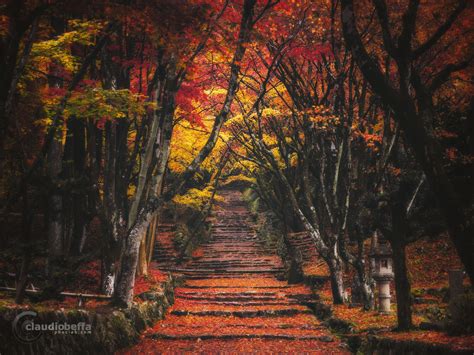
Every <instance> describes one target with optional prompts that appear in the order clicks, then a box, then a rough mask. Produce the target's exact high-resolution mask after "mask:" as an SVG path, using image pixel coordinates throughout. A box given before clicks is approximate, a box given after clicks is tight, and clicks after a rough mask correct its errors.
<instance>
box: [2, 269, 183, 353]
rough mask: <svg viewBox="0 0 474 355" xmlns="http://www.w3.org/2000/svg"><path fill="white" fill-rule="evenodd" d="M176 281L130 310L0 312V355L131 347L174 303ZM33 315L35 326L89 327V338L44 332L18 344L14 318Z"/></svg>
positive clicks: (172, 279)
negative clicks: (81, 324)
mask: <svg viewBox="0 0 474 355" xmlns="http://www.w3.org/2000/svg"><path fill="white" fill-rule="evenodd" d="M180 282H181V280H180V278H179V277H173V276H169V277H168V279H167V280H166V281H165V282H163V283H162V284H161V291H150V292H146V293H143V294H141V295H139V297H140V298H142V299H143V302H136V303H134V305H133V306H132V307H131V308H130V309H115V308H111V307H109V306H106V307H103V308H97V309H93V310H88V309H70V310H55V311H53V310H39V309H36V310H35V308H34V307H32V308H28V309H26V308H17V309H7V308H3V309H0V353H1V354H9V355H10V354H11V355H14V354H98V353H103V354H113V353H114V352H116V351H117V350H119V349H121V348H124V347H128V346H131V345H133V344H135V343H136V342H137V341H138V339H139V337H140V333H141V332H143V330H145V329H146V328H147V327H150V326H152V325H153V324H155V323H156V321H157V320H159V319H162V318H163V317H164V314H165V312H166V309H167V308H168V307H169V306H170V305H171V304H173V302H174V288H175V287H176V286H177V285H178V284H179V283H180ZM27 310H28V311H35V312H36V313H37V318H36V319H38V322H37V323H38V324H51V323H54V322H58V323H67V324H78V323H80V322H84V323H85V324H90V325H91V332H90V334H68V335H66V334H51V333H49V332H45V333H44V334H42V335H41V336H40V337H39V338H38V339H37V340H35V341H34V342H31V343H30V344H22V343H21V342H19V341H18V340H17V339H16V338H15V336H14V334H13V329H12V323H13V321H14V319H15V317H16V316H17V315H18V314H20V313H21V312H24V311H27Z"/></svg>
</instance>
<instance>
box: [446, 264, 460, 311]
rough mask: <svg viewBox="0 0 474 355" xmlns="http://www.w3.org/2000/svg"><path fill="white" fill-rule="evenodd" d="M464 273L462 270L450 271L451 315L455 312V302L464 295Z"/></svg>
mask: <svg viewBox="0 0 474 355" xmlns="http://www.w3.org/2000/svg"><path fill="white" fill-rule="evenodd" d="M463 276H464V275H463V272H462V270H449V272H448V279H449V312H450V313H451V315H452V314H453V312H455V300H456V298H457V297H458V296H460V295H462V293H463V286H462V281H463Z"/></svg>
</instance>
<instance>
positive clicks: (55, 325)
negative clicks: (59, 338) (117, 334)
mask: <svg viewBox="0 0 474 355" xmlns="http://www.w3.org/2000/svg"><path fill="white" fill-rule="evenodd" d="M12 330H13V335H14V337H15V338H16V339H17V340H18V341H19V342H21V343H24V344H29V343H33V342H35V341H36V340H38V339H39V338H40V337H41V336H42V335H43V334H45V333H48V334H53V335H55V334H68V335H69V334H76V335H80V334H92V326H91V325H90V324H88V323H86V322H77V323H68V322H49V323H44V322H39V321H38V313H36V312H35V311H23V312H21V313H19V314H18V315H17V316H16V317H15V319H14V320H13V323H12Z"/></svg>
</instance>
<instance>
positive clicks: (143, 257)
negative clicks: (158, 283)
mask: <svg viewBox="0 0 474 355" xmlns="http://www.w3.org/2000/svg"><path fill="white" fill-rule="evenodd" d="M150 233H151V224H150V225H149V226H148V228H147V229H146V231H145V232H144V235H143V236H142V237H141V242H140V249H139V251H138V265H137V275H139V276H142V275H145V276H146V275H147V274H148V260H147V250H146V246H147V240H148V238H149V236H150Z"/></svg>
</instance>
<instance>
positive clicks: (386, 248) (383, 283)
mask: <svg viewBox="0 0 474 355" xmlns="http://www.w3.org/2000/svg"><path fill="white" fill-rule="evenodd" d="M369 256H370V257H371V258H372V259H373V262H374V264H375V265H374V266H375V270H374V273H373V275H372V276H373V278H374V280H375V281H376V283H377V288H378V291H379V292H378V297H379V312H380V313H383V314H389V313H390V299H391V296H390V281H392V280H393V276H394V275H393V267H392V250H391V248H390V245H389V244H388V243H387V241H385V240H380V241H379V242H378V243H377V242H376V243H375V245H373V246H372V250H371V253H370V255H369Z"/></svg>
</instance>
